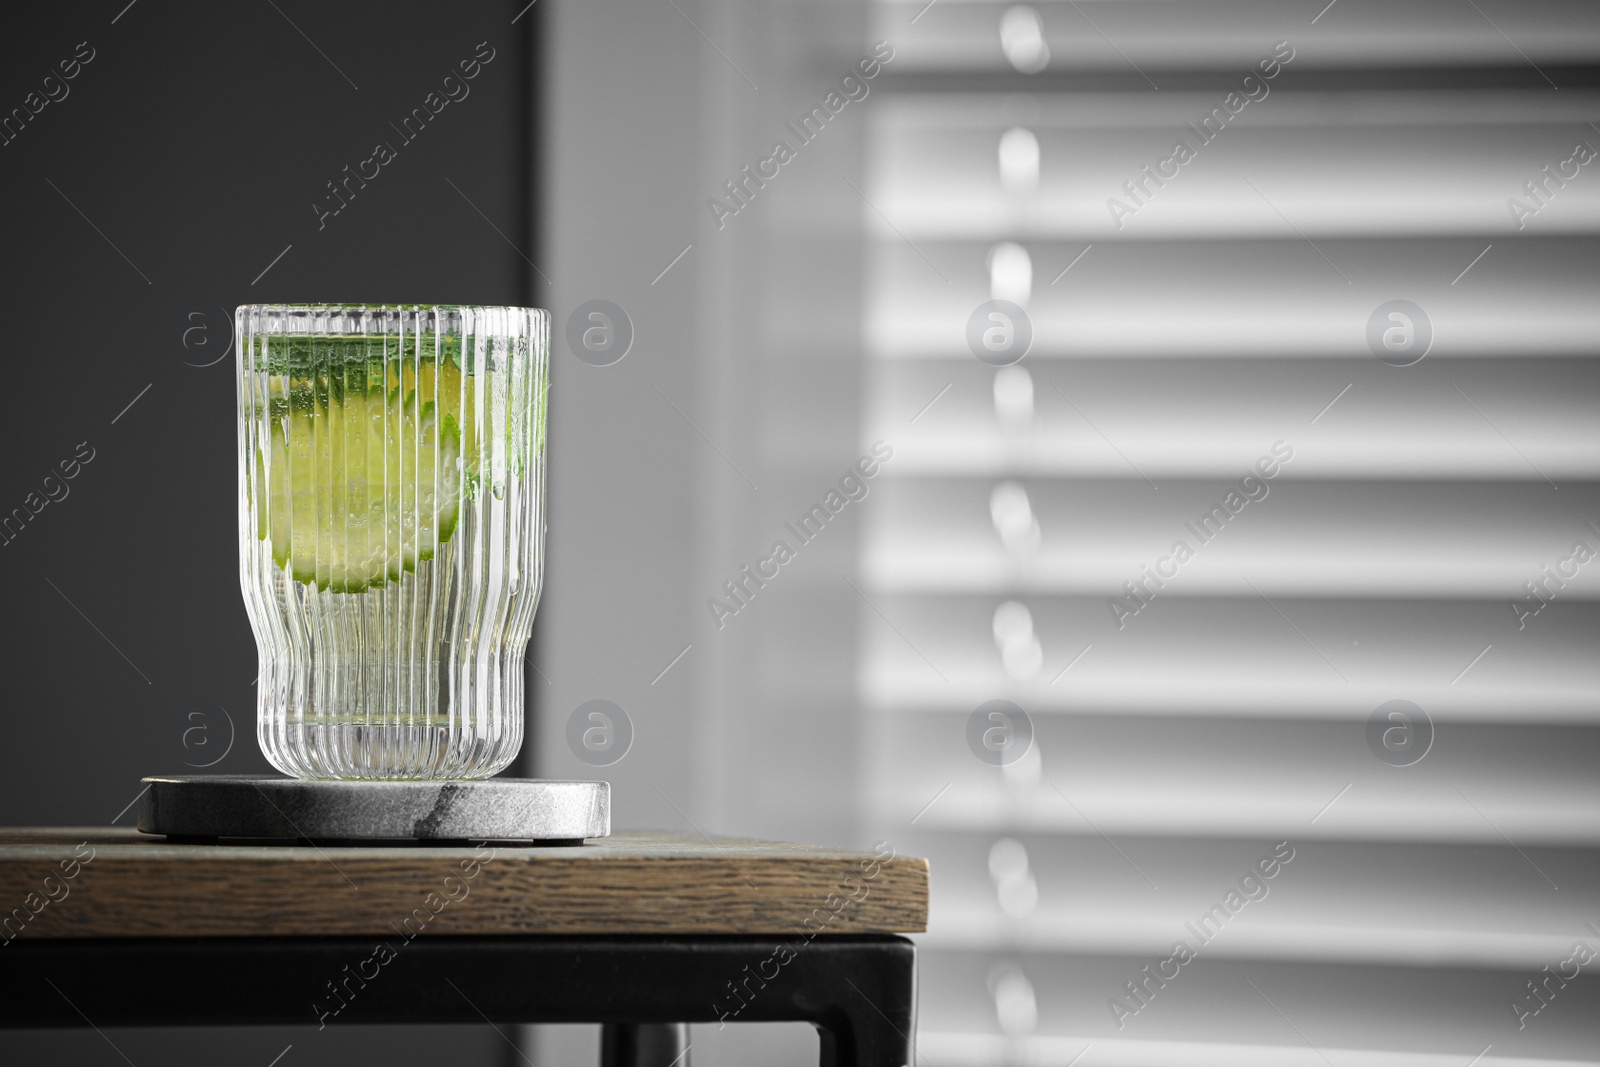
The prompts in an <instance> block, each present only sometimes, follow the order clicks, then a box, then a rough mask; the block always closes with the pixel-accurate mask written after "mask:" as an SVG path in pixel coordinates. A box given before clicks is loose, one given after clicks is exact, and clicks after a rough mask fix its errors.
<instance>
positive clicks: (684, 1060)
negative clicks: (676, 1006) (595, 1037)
mask: <svg viewBox="0 0 1600 1067" xmlns="http://www.w3.org/2000/svg"><path fill="white" fill-rule="evenodd" d="M600 1067H689V1024H688V1023H607V1024H606V1025H604V1026H602V1027H601V1028H600Z"/></svg>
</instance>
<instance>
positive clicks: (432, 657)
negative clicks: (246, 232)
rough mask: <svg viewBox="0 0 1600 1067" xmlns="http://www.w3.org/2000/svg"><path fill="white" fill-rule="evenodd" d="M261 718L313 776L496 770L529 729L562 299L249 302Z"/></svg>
mask: <svg viewBox="0 0 1600 1067" xmlns="http://www.w3.org/2000/svg"><path fill="white" fill-rule="evenodd" d="M239 317H240V323H239V332H238V336H239V339H240V378H239V395H240V403H241V409H240V410H241V442H240V443H241V448H240V463H241V471H240V477H241V482H240V485H241V496H242V499H241V515H240V525H241V556H242V576H243V582H244V589H245V599H246V604H247V607H248V609H249V612H250V616H251V622H252V625H253V627H254V629H255V632H256V637H257V643H258V645H259V647H260V650H261V659H262V673H261V677H260V679H259V680H258V687H259V700H258V703H259V717H258V722H259V734H260V738H261V742H262V747H263V750H264V751H265V752H266V754H267V756H268V758H269V759H270V760H271V761H272V762H273V764H274V765H275V766H277V767H279V769H281V770H283V771H285V772H287V773H289V774H294V775H297V776H300V777H319V778H327V777H332V778H447V777H481V776H487V775H489V774H493V773H494V772H496V771H498V770H500V769H501V768H503V767H504V766H505V765H506V764H507V763H509V762H510V760H511V759H512V758H513V757H514V756H515V754H516V751H517V748H518V747H519V746H520V744H521V729H522V659H523V652H524V648H525V646H526V643H527V640H528V633H529V630H530V628H531V625H532V620H533V612H534V608H535V606H536V604H537V601H538V593H539V583H540V577H541V566H542V549H543V516H542V514H541V512H542V503H543V499H542V498H543V487H544V479H543V471H544V462H543V461H544V415H545V384H546V378H545V373H546V358H547V357H546V345H547V341H546V334H547V329H546V316H545V314H544V313H543V312H532V311H527V310H524V309H501V308H447V307H436V308H349V307H309V306H308V307H293V306H291V307H288V308H283V307H256V308H241V309H240V311H239Z"/></svg>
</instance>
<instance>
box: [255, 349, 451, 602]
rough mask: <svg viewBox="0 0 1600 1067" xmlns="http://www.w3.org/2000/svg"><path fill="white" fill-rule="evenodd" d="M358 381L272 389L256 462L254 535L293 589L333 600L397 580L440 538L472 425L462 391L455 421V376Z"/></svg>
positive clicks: (306, 382)
mask: <svg viewBox="0 0 1600 1067" xmlns="http://www.w3.org/2000/svg"><path fill="white" fill-rule="evenodd" d="M359 373H360V380H359V381H355V382H352V381H350V380H349V376H348V375H347V376H345V377H344V378H342V379H341V378H340V377H331V378H327V379H318V378H301V379H298V380H297V379H295V378H293V377H289V378H286V379H279V381H281V382H283V388H284V389H285V390H286V391H287V400H288V403H287V404H283V405H282V406H281V407H279V408H278V410H277V411H276V412H274V414H275V416H276V417H273V418H271V419H270V423H271V432H270V449H271V453H272V454H271V455H270V457H261V456H259V454H258V459H257V471H258V474H257V493H258V499H261V500H263V501H264V502H265V508H264V513H263V512H262V511H261V510H258V513H257V536H258V537H260V538H262V539H263V540H267V539H269V538H270V541H271V548H272V558H273V560H274V561H275V562H276V563H277V564H278V565H279V566H281V567H283V568H284V569H285V570H287V571H288V572H289V574H290V575H291V576H292V577H293V578H294V579H295V580H296V581H299V582H303V583H305V584H307V585H315V586H316V587H317V588H318V589H320V590H325V591H332V592H338V593H359V592H362V591H364V590H366V589H369V588H373V587H376V586H382V585H384V584H385V583H387V582H390V581H396V580H398V579H399V578H400V576H401V575H402V574H403V573H405V572H408V571H414V570H415V569H416V565H417V561H418V560H429V559H432V558H433V557H434V554H435V552H436V550H437V546H438V545H439V544H440V543H443V542H447V541H449V540H450V538H451V536H452V535H453V534H454V533H455V529H456V525H457V523H458V522H459V520H460V503H461V501H460V497H461V474H462V451H461V446H462V430H461V423H462V422H463V421H467V422H468V424H469V425H470V405H471V397H470V392H469V393H468V396H467V400H466V407H467V412H466V414H465V416H464V417H463V418H458V417H457V414H456V413H457V412H458V411H460V410H461V408H462V407H463V399H462V389H461V372H460V370H459V369H458V368H456V367H454V366H450V365H446V366H445V367H444V368H442V369H441V370H439V371H437V372H436V371H435V368H434V366H433V364H431V363H428V364H424V365H423V367H422V368H421V369H420V371H418V370H417V369H415V368H412V367H406V368H404V369H403V370H402V369H400V368H397V367H392V366H391V367H388V368H386V369H384V370H383V371H381V372H380V373H381V377H380V376H379V374H373V375H372V377H373V378H376V380H369V379H368V370H367V368H366V367H361V368H359ZM431 397H437V399H429V398H431ZM441 409H442V411H441ZM263 459H264V460H265V463H264V464H263V462H262V460H263ZM263 467H264V468H265V471H266V472H267V473H265V474H262V473H261V471H262V469H263Z"/></svg>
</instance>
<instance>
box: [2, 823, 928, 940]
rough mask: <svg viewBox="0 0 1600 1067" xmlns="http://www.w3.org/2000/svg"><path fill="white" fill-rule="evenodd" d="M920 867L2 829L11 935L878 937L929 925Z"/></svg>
mask: <svg viewBox="0 0 1600 1067" xmlns="http://www.w3.org/2000/svg"><path fill="white" fill-rule="evenodd" d="M927 921H928V861H927V860H924V859H917V858H914V857H909V856H899V855H895V854H894V852H893V849H892V848H890V847H889V846H888V845H880V846H878V850H877V852H854V851H849V850H844V849H832V848H822V847H818V846H814V845H790V844H782V843H778V842H773V841H757V840H749V839H740V838H713V839H709V840H708V839H706V838H701V837H685V836H679V835H674V834H666V833H619V834H613V835H612V836H610V837H607V838H601V839H598V840H595V841H593V842H590V843H586V844H583V845H576V846H557V847H543V846H541V847H526V846H515V845H492V846H491V845H483V846H471V845H466V846H459V847H432V846H429V847H415V846H402V847H389V846H379V847H359V848H356V847H335V846H320V847H319V846H316V845H298V844H296V845H289V844H178V843H170V842H168V841H167V840H166V839H164V838H160V837H151V836H149V835H146V834H141V833H139V832H138V831H136V830H131V829H123V828H120V827H112V828H105V827H93V828H48V829H43V828H39V829H35V828H28V829H0V942H4V941H10V940H12V939H14V938H17V937H26V938H34V937H38V938H68V937H287V936H346V935H390V936H393V935H396V934H398V935H400V936H403V937H413V936H423V935H438V934H457V935H461V934H794V933H799V934H801V935H802V936H803V935H805V934H807V933H808V932H809V933H815V934H822V935H826V934H887V933H915V932H920V931H922V930H926V929H927Z"/></svg>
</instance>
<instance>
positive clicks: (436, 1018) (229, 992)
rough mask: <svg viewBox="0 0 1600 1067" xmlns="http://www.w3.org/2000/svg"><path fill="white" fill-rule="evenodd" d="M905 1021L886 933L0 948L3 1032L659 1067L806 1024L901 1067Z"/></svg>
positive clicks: (856, 1060) (902, 978)
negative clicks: (182, 1037)
mask: <svg viewBox="0 0 1600 1067" xmlns="http://www.w3.org/2000/svg"><path fill="white" fill-rule="evenodd" d="M379 945H384V946H387V950H384V949H380V948H379V947H378V946H379ZM45 979H49V981H45ZM915 1013H916V948H915V946H914V945H912V943H911V942H910V941H908V940H906V939H905V938H903V937H895V936H887V935H884V936H871V937H857V936H847V935H822V936H818V937H816V938H814V939H812V940H810V941H807V940H806V939H805V937H804V936H803V935H798V934H797V935H796V936H795V937H791V938H779V937H771V936H730V937H672V936H660V937H646V936H625V935H619V936H610V937H556V936H542V935H541V936H525V937H506V936H494V937H425V938H417V939H415V940H413V941H409V942H407V941H405V940H404V938H403V937H399V936H395V937H389V938H381V937H275V938H265V937H263V938H104V939H83V940H66V939H63V940H44V939H39V940H32V941H29V940H25V939H18V940H16V941H13V942H10V943H8V944H7V945H5V947H4V948H3V949H0V1026H6V1027H80V1026H87V1025H93V1026H96V1027H106V1026H187V1025H204V1026H227V1025H240V1026H243V1025H262V1024H267V1025H274V1024H312V1023H315V1024H319V1025H323V1026H339V1025H345V1024H347V1023H396V1022H404V1023H481V1022H483V1021H484V1020H485V1019H488V1020H492V1021H493V1022H497V1023H501V1022H504V1023H600V1024H602V1026H603V1027H604V1030H603V1038H602V1043H601V1044H602V1055H601V1059H602V1062H603V1063H605V1064H606V1065H607V1067H669V1065H670V1064H671V1063H673V1062H674V1060H676V1059H678V1058H679V1057H680V1056H681V1054H682V1052H683V1051H684V1049H685V1048H686V1047H687V1046H686V1045H685V1044H684V1042H685V1041H686V1036H685V1030H686V1027H685V1026H684V1025H683V1024H687V1023H704V1022H728V1023H732V1022H741V1023H744V1022H809V1023H811V1024H812V1025H814V1026H815V1027H816V1028H817V1031H818V1036H819V1038H820V1040H821V1049H822V1058H821V1061H822V1064H823V1065H824V1067H903V1065H906V1064H910V1063H911V1062H913V1061H912V1047H911V1044H912V1033H913V1029H914V1026H915ZM680 1067H681V1065H680Z"/></svg>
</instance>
